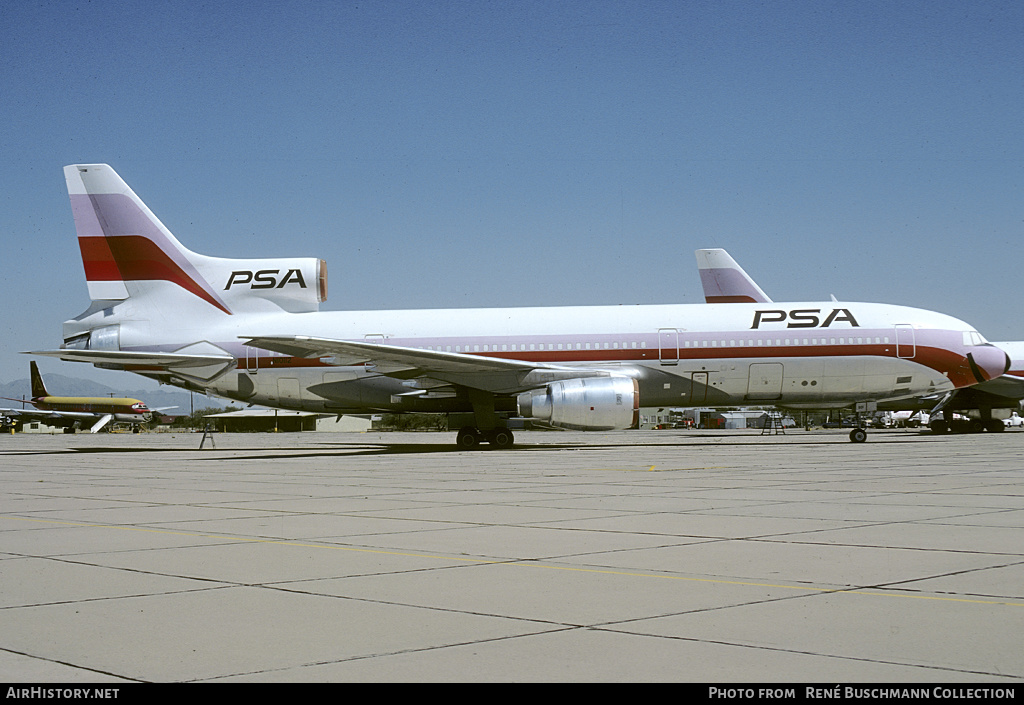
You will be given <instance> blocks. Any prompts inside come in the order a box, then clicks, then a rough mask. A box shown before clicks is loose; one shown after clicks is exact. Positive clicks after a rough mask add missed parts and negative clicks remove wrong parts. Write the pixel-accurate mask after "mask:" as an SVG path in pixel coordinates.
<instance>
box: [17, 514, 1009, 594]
mask: <svg viewBox="0 0 1024 705" xmlns="http://www.w3.org/2000/svg"><path fill="white" fill-rule="evenodd" d="M0 519H13V520H16V521H29V522H35V523H39V524H56V525H59V526H73V527H84V528H93V529H120V530H122V531H141V532H144V533H152V534H166V535H171V536H190V537H194V538H208V539H216V540H220V541H239V542H247V543H263V544H271V545H277V546H291V547H294V548H318V549H328V550H334V551H349V552H354V553H371V554H377V555H384V556H402V557H406V558H431V559H435V560H441V561H453V562H459V563H475V564H477V565H504V566H509V567H520V568H541V569H547V570H560V571H568V572H572V573H589V574H595V575H619V576H624V577H630V578H654V579H660V580H679V581H684V582H692V583H711V584H715V585H739V586H743V587H757V588H775V589H779V590H800V591H802V592H806V593H809V594H814V593H818V594H835V595H861V596H867V597H889V598H903V599H912V600H933V601H939V602H962V603H967V604H975V605H1004V606H1008V607H1024V602H1012V601H1008V600H981V599H972V598H965V597H946V596H943V595H912V594H904V593H895V592H877V591H870V590H856V589H854V590H850V589H843V588H836V589H830V588H824V587H819V588H816V587H811V586H807V585H779V584H775V583H758V582H750V581H743V580H723V579H721V578H694V577H687V576H683V575H662V574H659V573H637V572H635V571H627V570H612V569H609V568H581V567H574V566H561V565H551V564H548V563H541V562H538V561H532V560H505V559H494V560H488V559H484V558H461V557H459V556H438V555H433V554H429V553H408V552H404V551H388V550H385V549H379V548H356V547H354V546H335V545H331V544H322V543H302V542H299V541H286V540H280V539H262V538H252V537H247V536H224V535H220V534H204V533H201V532H195V531H172V530H170V529H151V528H145V527H140V526H120V525H117V524H90V523H85V522H74V521H58V520H55V519H38V518H34V517H18V516H0Z"/></svg>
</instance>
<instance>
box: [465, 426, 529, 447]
mask: <svg viewBox="0 0 1024 705" xmlns="http://www.w3.org/2000/svg"><path fill="white" fill-rule="evenodd" d="M484 442H486V443H489V444H490V446H491V447H492V448H498V449H499V450H504V449H505V448H511V447H512V444H513V443H515V442H516V439H515V436H513V435H512V432H511V431H509V430H508V429H507V428H495V429H491V430H490V431H481V430H480V429H478V428H475V427H473V426H464V427H463V428H461V429H460V430H459V435H458V436H456V437H455V444H456V445H457V446H459V448H461V449H462V450H474V449H475V448H477V447H478V446H479V445H480V444H481V443H484Z"/></svg>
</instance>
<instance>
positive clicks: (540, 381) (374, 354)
mask: <svg viewBox="0 0 1024 705" xmlns="http://www.w3.org/2000/svg"><path fill="white" fill-rule="evenodd" d="M245 344H246V345H249V346H251V347H256V348H262V349H264V350H271V351H273V352H279V353H284V354H285V355H292V356H298V357H319V358H322V359H324V361H325V362H328V363H329V364H332V365H359V364H365V365H367V366H368V367H369V369H371V370H373V371H375V372H377V373H379V374H382V375H386V376H388V377H397V378H399V379H414V378H422V377H426V378H429V379H433V380H440V381H442V382H447V383H449V384H456V385H460V386H463V387H470V388H473V389H481V390H484V391H487V392H494V393H496V394H514V393H517V392H522V391H526V390H528V389H536V388H537V387H540V386H543V385H544V384H547V383H548V382H553V381H555V380H560V379H577V378H580V377H607V376H609V374H610V373H609V372H608V371H607V370H600V369H593V368H586V367H558V366H553V365H538V364H536V363H532V362H525V361H522V360H509V359H504V358H496V357H486V356H481V355H470V354H467V353H451V352H441V351H439V350H421V349H419V348H406V347H401V346H397V345H381V344H380V343H367V342H351V341H346V340H331V339H328V338H310V337H307V336H267V337H258V338H249V339H247V340H246V343H245Z"/></svg>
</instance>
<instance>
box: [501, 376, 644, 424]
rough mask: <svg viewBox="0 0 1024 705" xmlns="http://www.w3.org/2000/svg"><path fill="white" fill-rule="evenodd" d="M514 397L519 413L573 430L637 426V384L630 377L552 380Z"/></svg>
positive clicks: (638, 413)
mask: <svg viewBox="0 0 1024 705" xmlns="http://www.w3.org/2000/svg"><path fill="white" fill-rule="evenodd" d="M517 401H518V404H519V415H520V416H523V417H525V418H532V419H537V420H540V421H546V422H547V423H549V424H551V425H552V426H557V427H558V428H565V429H571V430H574V431H613V430H619V429H626V428H636V427H637V426H638V424H639V420H640V385H639V384H638V383H637V381H636V380H635V379H632V378H631V377H587V378H583V379H567V380H562V381H559V382H552V383H550V384H548V385H547V386H545V387H543V388H541V389H533V390H531V391H529V392H524V393H522V394H520V395H519V397H518V399H517Z"/></svg>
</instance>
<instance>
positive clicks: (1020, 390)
mask: <svg viewBox="0 0 1024 705" xmlns="http://www.w3.org/2000/svg"><path fill="white" fill-rule="evenodd" d="M696 254H697V268H698V270H699V271H700V278H701V283H702V284H703V286H704V299H705V301H707V302H708V303H714V302H728V301H747V300H750V299H751V297H754V300H756V301H762V302H770V301H771V299H769V298H768V295H767V294H765V293H764V291H762V290H761V288H760V287H759V286H758V285H757V284H756V283H755V282H754V280H753V279H752V278H751V277H750V275H748V274H747V273H746V272H745V271H744V270H743V268H742V267H740V265H739V264H738V263H737V262H736V260H734V259H733V258H732V257H730V256H729V253H727V252H726V251H725V250H722V249H707V250H697V253H696ZM993 345H995V346H996V347H997V348H999V349H1001V350H1003V351H1004V352H1005V353H1006V354H1007V358H1008V359H1009V361H1010V362H1009V366H1008V368H1007V371H1006V374H1003V375H1000V376H998V377H996V378H994V379H990V380H987V381H985V382H982V383H979V384H976V385H972V386H970V387H961V388H959V389H956V390H952V391H949V392H945V393H942V394H929V395H925V396H922V397H918V398H907V399H902V400H898V401H882V402H881V403H879V405H878V408H879V409H888V410H898V411H906V412H907V417H908V418H910V417H911V415H912V414H913V412H916V411H928V412H930V414H928V415H926V416H927V417H928V418H929V421H928V422H927V423H928V426H929V427H930V428H931V429H932V430H933V431H935V432H936V433H947V432H949V431H950V430H963V431H975V432H977V431H982V430H987V431H992V432H998V431H1002V430H1003V429H1004V428H1005V424H1004V423H1003V421H1002V420H1000V419H1001V418H1005V417H1007V416H1009V415H1010V413H1011V411H1012V410H1014V409H1018V408H1019V407H1020V404H1021V400H1022V399H1024V341H1016V342H1002V343H993ZM942 411H948V412H949V413H947V414H942V415H941V416H940V417H939V418H935V416H936V414H939V413H940V412H942ZM957 411H959V412H962V413H963V414H965V417H963V418H954V414H953V412H957ZM947 418H948V420H947Z"/></svg>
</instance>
